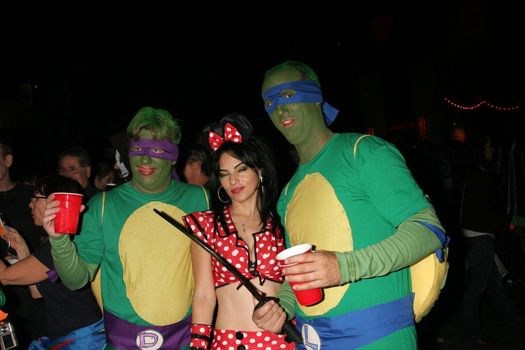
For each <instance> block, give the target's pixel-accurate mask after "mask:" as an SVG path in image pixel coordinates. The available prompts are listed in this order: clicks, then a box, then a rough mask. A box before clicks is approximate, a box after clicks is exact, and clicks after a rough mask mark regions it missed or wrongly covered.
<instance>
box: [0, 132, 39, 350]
mask: <svg viewBox="0 0 525 350" xmlns="http://www.w3.org/2000/svg"><path fill="white" fill-rule="evenodd" d="M13 164H14V155H13V151H12V147H11V144H10V143H9V142H7V141H6V140H0V217H1V219H2V221H3V222H4V223H5V224H6V225H7V226H10V227H16V228H17V230H18V232H19V233H20V235H21V236H22V237H23V238H24V240H25V241H26V243H27V246H28V249H29V251H30V252H32V251H34V250H35V249H37V248H38V247H39V246H40V245H41V243H42V241H43V240H45V239H47V234H46V233H45V231H44V230H43V229H42V228H41V227H38V226H36V225H35V224H34V223H33V219H32V218H31V210H30V209H29V207H28V206H27V203H29V201H30V200H31V196H32V195H33V192H34V189H33V186H31V185H27V184H24V183H21V182H17V181H14V180H13V178H12V177H11V174H10V171H11V167H12V166H13ZM8 252H10V254H11V255H14V254H16V252H14V251H13V250H12V249H9V246H8V244H7V242H5V241H4V240H1V239H0V253H1V258H2V259H5V257H6V256H7V255H8ZM4 292H5V294H6V297H7V301H6V304H5V307H4V311H6V312H7V313H9V318H10V320H11V322H12V323H13V325H14V326H15V328H16V334H17V337H18V340H19V344H20V347H21V348H26V347H27V345H28V344H29V341H30V340H31V339H33V338H36V337H39V336H41V335H43V332H44V328H43V326H42V325H43V322H42V320H43V319H44V308H43V305H42V303H41V302H39V301H37V300H34V299H33V298H32V297H31V295H30V293H29V290H28V289H27V287H20V286H6V287H5V288H4Z"/></svg>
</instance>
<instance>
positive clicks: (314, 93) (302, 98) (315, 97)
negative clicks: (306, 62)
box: [262, 80, 339, 125]
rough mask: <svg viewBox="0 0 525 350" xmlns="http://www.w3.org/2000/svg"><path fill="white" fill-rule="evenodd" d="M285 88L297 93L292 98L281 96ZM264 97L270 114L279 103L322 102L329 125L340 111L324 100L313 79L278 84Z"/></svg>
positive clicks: (265, 93) (266, 92) (267, 111)
mask: <svg viewBox="0 0 525 350" xmlns="http://www.w3.org/2000/svg"><path fill="white" fill-rule="evenodd" d="M283 90H294V91H295V95H294V96H292V97H290V98H286V97H284V96H281V92H282V91H283ZM262 97H263V101H264V102H265V103H264V109H266V113H268V115H270V114H272V113H273V111H274V110H275V109H276V108H277V106H279V105H287V104H290V103H322V108H323V113H324V120H325V121H326V124H327V125H330V124H332V123H333V122H334V120H335V118H336V116H337V113H339V110H337V109H336V108H334V107H332V106H331V105H330V104H328V102H323V95H322V93H321V89H320V88H319V86H318V85H317V84H316V83H315V82H313V81H312V80H299V81H292V82H289V83H284V84H279V85H276V86H274V87H272V88H270V89H268V90H266V91H265V92H264V93H263V95H262ZM267 100H270V102H271V103H270V106H268V105H267V103H266V101H267Z"/></svg>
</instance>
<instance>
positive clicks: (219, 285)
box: [184, 114, 294, 350]
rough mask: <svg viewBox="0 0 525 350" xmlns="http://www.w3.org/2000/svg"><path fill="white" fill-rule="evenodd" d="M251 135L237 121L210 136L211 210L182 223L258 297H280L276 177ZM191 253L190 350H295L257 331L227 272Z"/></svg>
mask: <svg viewBox="0 0 525 350" xmlns="http://www.w3.org/2000/svg"><path fill="white" fill-rule="evenodd" d="M252 131H253V128H252V125H251V123H250V122H249V121H248V119H246V117H244V116H242V115H239V114H230V115H227V116H225V117H224V118H222V119H221V121H220V122H219V123H218V124H216V123H214V124H211V125H209V126H208V127H207V128H206V129H205V136H206V137H207V141H208V143H209V146H210V148H211V150H212V156H211V164H210V165H211V170H212V174H211V179H210V183H211V187H210V191H211V194H212V195H211V210H209V211H204V212H195V213H192V214H190V215H187V216H185V217H184V222H185V224H186V226H187V227H188V228H189V229H190V230H191V231H192V232H193V233H194V234H195V235H196V236H197V237H198V238H199V239H201V240H202V241H203V242H204V243H206V244H207V245H208V246H210V247H211V248H213V249H214V250H215V251H216V252H218V253H219V254H220V255H222V256H223V257H224V258H225V259H227V260H228V262H230V263H231V264H232V265H234V266H235V267H236V268H237V269H238V270H239V271H240V272H241V273H242V274H243V275H244V276H245V277H246V278H248V279H250V280H251V282H252V283H253V284H254V285H255V286H256V287H257V288H258V289H259V290H260V291H261V292H264V293H265V294H266V295H267V296H276V295H277V293H278V292H279V289H280V288H281V286H282V283H283V281H284V276H283V274H282V272H281V268H280V267H279V266H278V265H277V260H276V258H275V257H276V255H277V254H278V253H279V252H280V251H282V250H283V249H284V238H283V234H282V231H281V227H280V226H279V224H278V222H279V221H278V220H276V218H275V214H274V207H275V199H276V198H277V176H276V171H275V168H274V164H275V163H274V160H273V157H272V152H271V150H270V148H269V147H268V146H267V145H266V143H265V142H264V141H263V140H262V139H260V138H258V137H256V136H252ZM191 254H192V263H193V273H194V276H195V291H194V294H193V304H192V310H193V311H192V328H191V333H192V339H191V348H192V349H217V350H219V349H238V350H243V349H245V350H248V349H294V343H287V342H286V341H285V338H284V335H281V334H274V333H271V332H268V331H264V330H261V329H260V328H258V327H257V325H255V323H254V322H253V321H252V313H253V309H254V306H255V305H256V304H257V301H256V300H255V299H254V297H253V296H252V295H251V294H250V292H248V290H247V289H246V288H244V287H243V286H242V285H241V284H240V282H239V280H238V279H237V278H236V277H235V276H234V275H233V274H232V273H231V272H230V271H228V270H227V269H226V268H225V267H224V266H222V264H221V263H220V262H219V261H217V260H216V259H214V258H213V257H211V256H210V255H209V254H208V253H207V252H206V251H205V250H204V249H202V248H201V247H199V246H198V245H197V244H195V243H192V250H191ZM216 307H218V309H217V315H216V319H215V320H214V310H215V308H216ZM212 324H214V326H215V329H214V330H213V327H212Z"/></svg>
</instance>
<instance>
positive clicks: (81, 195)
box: [51, 192, 84, 197]
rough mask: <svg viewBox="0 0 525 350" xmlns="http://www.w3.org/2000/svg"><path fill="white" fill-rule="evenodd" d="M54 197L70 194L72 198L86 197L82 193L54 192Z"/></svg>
mask: <svg viewBox="0 0 525 350" xmlns="http://www.w3.org/2000/svg"><path fill="white" fill-rule="evenodd" d="M51 194H52V195H56V194H69V195H72V196H80V197H84V195H83V194H82V193H75V192H53V193H51Z"/></svg>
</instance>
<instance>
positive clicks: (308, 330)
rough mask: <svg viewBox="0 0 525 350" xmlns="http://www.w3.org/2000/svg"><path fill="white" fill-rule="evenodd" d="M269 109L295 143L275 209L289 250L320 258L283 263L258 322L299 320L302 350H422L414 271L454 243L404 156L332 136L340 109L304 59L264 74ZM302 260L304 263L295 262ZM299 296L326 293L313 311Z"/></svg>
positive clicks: (365, 140)
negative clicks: (292, 167) (279, 281)
mask: <svg viewBox="0 0 525 350" xmlns="http://www.w3.org/2000/svg"><path fill="white" fill-rule="evenodd" d="M262 95H263V100H264V104H265V109H266V111H267V113H268V115H269V116H270V118H271V120H272V122H273V124H274V125H275V127H276V128H277V129H278V130H279V131H280V132H281V133H282V134H283V135H284V137H285V138H286V139H287V140H288V141H289V142H290V143H291V144H293V145H294V146H295V147H296V149H297V152H298V154H299V156H300V163H299V167H298V169H297V170H296V172H295V174H294V175H293V177H292V178H291V180H290V181H289V183H288V184H287V185H286V186H285V188H284V189H283V192H282V193H281V196H280V198H279V201H278V204H277V209H278V212H279V214H280V216H281V218H282V223H283V226H284V227H285V229H286V242H287V246H291V245H297V244H301V243H311V244H313V245H314V246H315V247H316V251H314V252H313V253H309V254H302V255H299V256H295V257H292V258H288V259H286V260H285V261H284V264H285V265H290V264H292V266H288V267H285V268H284V270H283V273H284V274H285V275H286V279H287V282H286V283H285V286H284V287H283V289H282V291H281V293H280V295H279V298H280V303H281V306H282V308H284V311H286V313H285V312H284V311H283V309H282V308H280V307H279V305H278V304H276V303H274V302H273V301H272V302H269V303H267V304H266V305H264V306H263V307H261V308H259V309H258V310H256V311H255V312H254V315H253V319H254V321H255V322H256V324H257V325H258V326H259V327H261V328H263V329H267V330H270V331H273V332H279V331H280V328H281V326H282V322H283V321H284V319H285V318H286V317H287V316H288V317H291V316H295V317H296V321H297V325H296V326H297V327H298V328H299V329H300V330H301V332H302V335H303V339H304V344H298V345H297V348H298V349H309V350H314V349H315V350H318V349H355V348H363V349H416V348H417V339H416V331H415V326H414V322H415V321H414V312H413V308H412V306H413V298H414V295H413V293H412V285H411V276H410V271H409V268H408V267H409V266H410V265H412V264H414V263H415V262H418V261H420V260H421V259H422V258H424V257H426V256H428V255H429V254H431V253H432V252H434V251H440V249H441V248H443V246H444V244H445V243H446V241H447V239H446V236H445V235H444V230H443V228H442V226H441V224H440V222H439V220H438V218H437V216H436V214H435V212H434V209H433V207H432V205H431V204H430V203H429V202H428V200H427V198H426V197H425V195H424V194H423V193H422V191H421V190H420V188H419V187H418V185H417V184H416V182H415V181H414V179H413V177H412V175H411V174H410V171H409V170H408V169H407V167H406V164H405V161H404V159H403V157H402V156H401V154H400V153H399V151H398V150H397V149H396V148H395V147H394V146H393V145H392V144H390V143H388V142H386V141H384V140H382V139H380V138H378V137H374V136H370V135H360V134H354V133H344V134H338V133H334V132H332V131H331V130H330V129H329V128H328V127H327V125H326V124H327V123H328V124H329V123H331V122H332V121H333V120H334V119H335V116H336V114H337V112H338V111H337V110H336V109H335V108H333V107H332V106H330V105H328V104H327V103H326V102H324V101H323V97H322V94H321V88H320V83H319V79H318V77H317V75H316V74H315V72H314V71H313V70H312V69H311V68H310V67H309V66H307V65H305V64H304V63H302V62H297V61H287V62H284V63H281V64H279V65H277V66H275V67H273V68H271V69H269V70H268V71H267V72H266V74H265V79H264V82H263V85H262ZM295 263H300V264H295ZM288 282H302V284H300V285H295V286H294V288H295V289H296V290H304V289H312V288H319V287H321V288H323V291H324V299H323V300H322V301H321V302H320V303H318V304H316V305H313V306H300V305H297V303H296V302H295V298H294V296H293V293H292V292H291V289H290V286H289V284H288Z"/></svg>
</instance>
